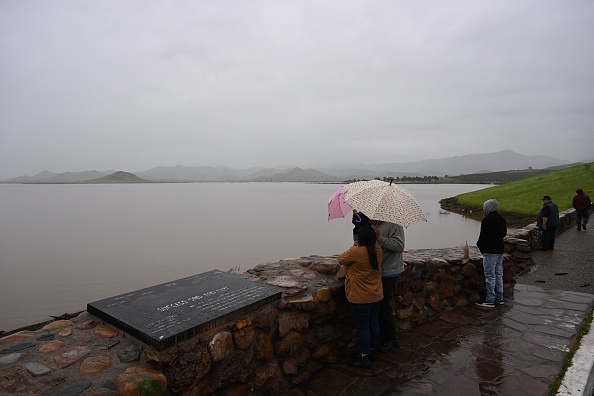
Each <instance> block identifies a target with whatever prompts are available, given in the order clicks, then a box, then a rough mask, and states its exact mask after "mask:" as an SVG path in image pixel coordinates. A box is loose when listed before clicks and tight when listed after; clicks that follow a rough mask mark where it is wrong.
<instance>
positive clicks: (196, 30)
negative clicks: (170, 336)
mask: <svg viewBox="0 0 594 396" xmlns="http://www.w3.org/2000/svg"><path fill="white" fill-rule="evenodd" d="M0 54H1V60H0V179H1V178H8V177H15V176H21V175H33V174H35V173H37V172H39V171H41V170H50V171H54V172H66V171H83V170H100V171H101V170H108V169H113V170H124V171H130V172H134V171H142V170H148V169H150V168H152V167H155V166H173V165H186V166H196V165H209V166H216V165H227V166H231V167H239V168H248V167H252V166H264V167H293V166H309V165H322V164H333V163H339V162H353V163H369V162H408V161H417V160H423V159H431V158H444V157H450V156H455V155H465V154H477V153H484V152H495V151H499V150H503V149H512V150H514V151H517V152H519V153H522V154H526V155H538V154H546V155H550V156H553V157H556V158H560V159H565V160H569V161H580V160H593V159H594V155H593V152H594V150H593V148H594V2H593V1H591V0H587V1H586V0H583V1H580V0H576V1H574V0H566V1H565V0H564V1H560V0H513V1H512V0H509V1H508V0H497V1H489V0H485V1H476V0H468V1H457V0H450V1H441V0H439V1H412V0H411V1H398V0H386V1H373V0H370V1H360V0H357V1H349V0H346V1H345V0H336V1H334V0H331V1H326V0H315V1H309V0H299V1H297V0H295V1H282V0H262V1H260V0H250V1H244V0H241V1H240V0H237V1H235V0H216V1H205V0H203V1H196V0H193V1H154V0H138V1H132V0H105V1H96V0H91V1H84V0H75V1H64V0H52V1H50V0H43V1H31V0H1V1H0Z"/></svg>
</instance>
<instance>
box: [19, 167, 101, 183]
mask: <svg viewBox="0 0 594 396" xmlns="http://www.w3.org/2000/svg"><path fill="white" fill-rule="evenodd" d="M106 174H108V173H106V172H97V171H95V170H92V171H84V172H65V173H54V172H49V171H43V172H39V173H38V174H36V175H34V176H21V177H15V178H14V179H10V180H8V183H72V182H78V181H82V180H89V179H96V178H99V177H102V176H105V175H106Z"/></svg>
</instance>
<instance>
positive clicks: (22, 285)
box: [0, 183, 487, 331]
mask: <svg viewBox="0 0 594 396" xmlns="http://www.w3.org/2000/svg"><path fill="white" fill-rule="evenodd" d="M338 187H339V185H332V184H301V183H188V184H108V185H105V184H91V185H24V184H0V301H1V303H0V330H5V331H8V330H12V329H15V328H18V327H21V326H26V325H29V324H33V323H38V322H42V321H45V320H49V319H50V316H49V315H54V316H59V315H61V314H63V313H66V312H77V311H81V310H84V309H85V308H86V304H87V303H88V302H92V301H95V300H99V299H103V298H107V297H111V296H114V295H118V294H122V293H125V292H129V291H133V290H137V289H141V288H144V287H148V286H152V285H155V284H159V283H163V282H166V281H170V280H175V279H179V278H183V277H187V276H190V275H195V274H198V273H202V272H205V271H209V270H212V269H220V270H223V271H226V270H229V269H231V268H237V267H239V269H240V270H242V271H245V270H247V269H249V268H251V267H253V266H255V265H257V264H260V263H264V262H272V261H278V260H280V259H282V258H291V257H301V256H309V255H314V254H315V255H333V254H338V253H342V252H343V251H345V250H346V249H348V248H349V246H350V245H351V244H352V224H351V221H350V216H349V217H348V218H345V219H335V220H332V221H328V220H327V202H328V197H330V195H332V193H334V191H336V189H337V188H338ZM403 187H405V188H407V189H408V190H410V191H411V192H412V193H413V194H414V195H415V197H416V198H417V200H418V201H419V204H420V206H421V208H422V209H423V211H424V212H425V215H426V217H427V219H428V222H426V223H418V224H413V225H411V226H410V227H408V228H407V229H406V230H405V235H406V249H419V248H439V247H452V246H461V245H463V244H464V243H465V242H466V241H468V243H469V244H474V243H475V242H476V239H477V237H478V233H479V230H480V223H479V222H477V221H474V220H471V219H467V218H464V217H462V216H459V215H456V214H453V213H452V214H448V215H445V214H440V208H439V203H438V202H439V200H440V199H442V198H447V197H452V196H455V195H457V194H460V193H463V192H468V191H474V190H478V189H482V188H486V187H487V186H485V185H468V184H464V185H418V184H408V185H403Z"/></svg>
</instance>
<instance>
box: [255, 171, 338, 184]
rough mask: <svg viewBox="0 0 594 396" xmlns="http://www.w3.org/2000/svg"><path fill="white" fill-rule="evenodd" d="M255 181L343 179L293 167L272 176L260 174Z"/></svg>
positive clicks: (328, 180)
mask: <svg viewBox="0 0 594 396" xmlns="http://www.w3.org/2000/svg"><path fill="white" fill-rule="evenodd" d="M253 181H255V182H330V181H336V182H339V181H342V179H340V178H338V177H334V176H329V175H326V174H324V173H322V172H320V171H317V170H315V169H301V168H293V169H288V170H285V171H284V172H281V173H276V174H274V175H271V176H260V177H257V178H255V179H254V180H253Z"/></svg>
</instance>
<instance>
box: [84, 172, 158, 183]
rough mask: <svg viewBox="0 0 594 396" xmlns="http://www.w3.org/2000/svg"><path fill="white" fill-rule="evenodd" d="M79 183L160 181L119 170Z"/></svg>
mask: <svg viewBox="0 0 594 396" xmlns="http://www.w3.org/2000/svg"><path fill="white" fill-rule="evenodd" d="M79 183H88V184H108V183H158V182H155V181H152V180H146V179H142V178H140V177H138V176H136V175H135V174H133V173H128V172H122V171H118V172H114V173H112V174H111V175H107V176H103V177H99V178H97V179H91V180H84V181H81V182H79Z"/></svg>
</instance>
